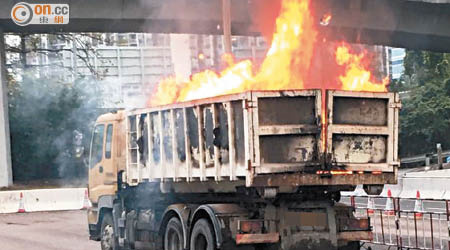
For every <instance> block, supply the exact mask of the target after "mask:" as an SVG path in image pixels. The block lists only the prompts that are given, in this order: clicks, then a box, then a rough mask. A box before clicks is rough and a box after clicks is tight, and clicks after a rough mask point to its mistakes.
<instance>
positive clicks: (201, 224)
mask: <svg viewBox="0 0 450 250" xmlns="http://www.w3.org/2000/svg"><path fill="white" fill-rule="evenodd" d="M190 246H191V248H190V249H195V250H215V249H216V241H215V237H214V230H213V227H212V226H211V224H210V223H209V222H208V220H206V219H200V220H198V221H197V222H196V223H195V225H194V228H193V229H192V234H191V244H190Z"/></svg>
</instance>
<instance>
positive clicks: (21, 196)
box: [17, 192, 25, 213]
mask: <svg viewBox="0 0 450 250" xmlns="http://www.w3.org/2000/svg"><path fill="white" fill-rule="evenodd" d="M17 212H18V213H25V205H24V203H23V193H22V192H20V199H19V210H17Z"/></svg>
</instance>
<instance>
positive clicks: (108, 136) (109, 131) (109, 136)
mask: <svg viewBox="0 0 450 250" xmlns="http://www.w3.org/2000/svg"><path fill="white" fill-rule="evenodd" d="M112 133H113V125H112V124H108V127H106V144H105V158H106V159H110V158H111V147H112V144H111V142H112Z"/></svg>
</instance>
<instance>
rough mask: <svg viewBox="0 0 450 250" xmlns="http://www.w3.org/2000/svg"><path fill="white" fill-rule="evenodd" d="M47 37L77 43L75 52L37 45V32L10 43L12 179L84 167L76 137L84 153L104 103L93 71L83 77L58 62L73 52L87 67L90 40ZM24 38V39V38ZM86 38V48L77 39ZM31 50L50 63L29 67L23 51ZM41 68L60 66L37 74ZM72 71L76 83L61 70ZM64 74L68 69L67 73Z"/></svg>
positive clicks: (77, 172) (79, 171) (66, 173)
mask: <svg viewBox="0 0 450 250" xmlns="http://www.w3.org/2000/svg"><path fill="white" fill-rule="evenodd" d="M52 36H53V37H50V39H61V40H62V41H66V40H64V39H71V41H75V43H76V44H78V47H81V49H80V48H77V49H76V50H72V49H70V50H68V49H65V48H64V47H57V48H49V47H41V46H40V44H41V43H40V38H39V36H38V35H26V36H22V39H20V46H17V45H18V44H16V46H15V45H14V44H10V45H9V46H8V47H7V51H8V52H9V53H10V55H11V54H14V53H16V54H19V55H20V56H16V57H14V56H11V57H10V58H9V62H8V63H9V70H8V72H9V74H8V92H9V93H8V94H9V114H10V132H11V154H12V163H13V164H12V165H13V175H14V179H15V180H33V179H43V178H61V177H64V178H71V177H77V176H78V177H79V176H81V175H83V174H84V173H83V172H85V170H86V166H85V162H84V161H83V159H84V158H83V157H79V156H80V155H79V153H78V152H75V150H74V149H75V148H74V143H73V141H74V139H75V137H79V135H80V134H82V135H83V136H84V137H83V140H82V141H81V144H82V145H79V146H80V147H84V148H85V154H84V157H86V156H87V155H88V148H89V139H90V133H91V132H90V130H91V128H92V125H93V122H94V121H95V119H96V117H97V115H98V114H99V112H100V110H99V107H101V105H102V99H101V96H102V95H101V93H100V90H99V88H98V82H97V76H98V75H97V74H96V73H93V74H91V75H92V76H91V77H85V76H82V75H79V74H77V72H73V71H72V70H73V69H72V68H65V67H64V65H61V64H60V63H59V62H58V60H57V59H58V58H60V57H61V56H60V53H62V52H64V51H69V52H70V53H75V56H76V57H77V58H79V59H80V60H81V61H82V62H83V63H85V64H86V66H87V67H88V68H89V69H91V70H92V69H93V68H94V67H93V66H92V65H90V64H89V63H90V62H91V60H90V58H91V57H93V56H95V54H93V52H92V50H93V49H92V46H90V45H89V44H87V43H88V42H89V40H88V39H83V38H82V37H80V36H79V35H71V34H61V35H58V34H54V35H52ZM25 38H26V39H25ZM79 41H81V42H83V41H86V44H87V45H85V47H83V45H80V43H81V42H79ZM32 53H35V54H37V55H45V56H48V58H50V60H49V65H38V66H36V65H34V66H33V65H29V64H28V63H27V55H29V54H32ZM40 66H47V67H51V68H58V69H60V70H59V71H49V73H48V74H37V72H39V70H40V68H39V67H40ZM64 71H69V74H71V73H72V74H73V73H74V74H75V75H76V78H75V79H76V80H75V81H67V80H64V79H62V78H61V77H60V75H59V73H61V72H64ZM66 73H67V72H66Z"/></svg>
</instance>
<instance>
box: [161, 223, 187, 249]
mask: <svg viewBox="0 0 450 250" xmlns="http://www.w3.org/2000/svg"><path fill="white" fill-rule="evenodd" d="M183 243H184V237H183V227H182V225H181V221H180V220H179V219H178V218H176V217H174V218H172V219H170V220H169V222H168V223H167V226H166V231H165V233H164V250H183Z"/></svg>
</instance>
